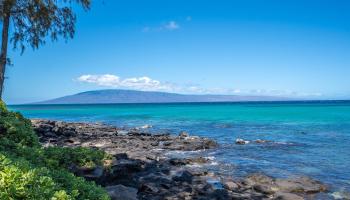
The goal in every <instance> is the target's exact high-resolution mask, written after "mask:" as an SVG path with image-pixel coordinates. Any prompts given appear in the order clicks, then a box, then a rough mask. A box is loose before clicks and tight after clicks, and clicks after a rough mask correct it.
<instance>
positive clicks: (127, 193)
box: [105, 185, 137, 200]
mask: <svg viewBox="0 0 350 200" xmlns="http://www.w3.org/2000/svg"><path fill="white" fill-rule="evenodd" d="M105 189H106V191H107V193H108V195H109V196H110V197H111V199H112V200H137V189H136V188H132V187H126V186H124V185H114V186H108V187H106V188H105Z"/></svg>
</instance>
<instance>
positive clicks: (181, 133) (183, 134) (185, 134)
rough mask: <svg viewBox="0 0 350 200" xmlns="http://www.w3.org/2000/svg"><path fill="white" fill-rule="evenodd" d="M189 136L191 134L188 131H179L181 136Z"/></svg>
mask: <svg viewBox="0 0 350 200" xmlns="http://www.w3.org/2000/svg"><path fill="white" fill-rule="evenodd" d="M189 136H190V134H188V133H187V132H185V131H182V132H180V133H179V137H180V138H186V137H189Z"/></svg>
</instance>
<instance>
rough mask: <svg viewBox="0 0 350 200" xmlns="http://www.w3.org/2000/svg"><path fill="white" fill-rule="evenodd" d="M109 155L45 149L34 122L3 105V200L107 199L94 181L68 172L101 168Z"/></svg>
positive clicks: (0, 155) (0, 116)
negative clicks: (33, 127) (71, 169)
mask: <svg viewBox="0 0 350 200" xmlns="http://www.w3.org/2000/svg"><path fill="white" fill-rule="evenodd" d="M107 157H108V156H107V154H106V153H105V152H103V151H99V150H94V149H89V148H82V147H79V148H62V147H49V148H43V147H42V146H41V145H40V144H39V142H38V138H37V136H36V134H35V133H34V131H33V129H32V127H31V122H30V120H28V119H25V118H24V117H23V116H22V115H21V114H19V113H14V112H9V111H7V109H6V106H5V104H3V103H2V102H0V199H4V200H7V199H8V200H10V199H11V200H12V199H35V200H41V199H43V200H44V199H45V200H46V199H51V200H80V199H81V200H83V199H84V200H85V199H90V200H107V199H109V197H108V195H107V193H106V192H105V191H104V190H103V188H101V187H100V186H97V185H96V184H95V183H93V182H88V181H86V180H85V179H83V178H81V177H76V176H75V175H73V174H72V173H70V172H69V171H68V167H69V166H71V165H76V166H89V167H94V166H95V165H101V164H102V162H103V160H104V159H106V158H107Z"/></svg>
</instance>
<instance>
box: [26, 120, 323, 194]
mask: <svg viewBox="0 0 350 200" xmlns="http://www.w3.org/2000/svg"><path fill="white" fill-rule="evenodd" d="M32 124H33V127H34V130H35V131H36V133H37V134H38V136H39V139H40V142H41V143H42V144H43V145H44V146H46V147H47V146H63V147H79V146H81V147H91V148H98V149H101V150H103V151H105V152H107V153H108V154H110V155H112V157H113V159H111V160H110V161H109V163H106V166H96V167H94V168H89V169H81V168H74V167H72V169H70V170H71V171H72V172H73V173H75V174H76V175H78V176H82V177H85V178H86V179H88V180H92V181H95V182H96V183H98V184H100V185H102V186H103V187H105V188H106V190H107V191H108V193H109V194H110V196H111V198H112V199H115V200H135V199H147V200H148V199H151V200H153V199H154V200H156V199H157V200H158V199H159V200H161V199H167V200H171V199H174V200H175V199H184V200H187V199H203V200H204V199H280V200H299V199H313V198H316V197H317V196H318V195H319V194H320V193H323V192H326V190H327V188H326V186H324V185H323V184H322V183H320V182H318V181H316V180H312V179H310V178H308V177H299V178H295V179H275V178H272V177H268V176H266V175H263V174H251V175H249V176H248V177H246V178H244V179H235V178H232V177H221V176H219V175H217V174H215V173H212V172H210V171H208V170H206V169H204V168H194V167H191V166H193V165H201V164H205V163H208V162H209V159H208V158H205V157H190V158H171V157H169V156H168V153H169V152H173V151H198V150H204V151H205V150H208V149H214V148H217V147H218V144H217V143H216V142H215V141H213V140H211V139H208V138H201V137H196V136H190V135H189V134H188V133H186V132H181V133H180V134H179V135H178V136H173V135H170V134H150V133H147V132H145V131H144V129H146V128H148V127H146V126H145V127H142V128H140V129H136V128H134V129H122V128H117V127H112V126H108V125H103V124H94V123H68V122H61V121H50V120H32ZM212 178H215V179H216V180H220V184H219V185H220V186H216V185H213V184H211V183H210V182H209V181H208V180H209V179H212Z"/></svg>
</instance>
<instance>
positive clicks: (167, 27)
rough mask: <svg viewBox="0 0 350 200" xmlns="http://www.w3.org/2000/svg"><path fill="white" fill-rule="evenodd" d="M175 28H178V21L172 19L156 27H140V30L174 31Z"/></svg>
mask: <svg viewBox="0 0 350 200" xmlns="http://www.w3.org/2000/svg"><path fill="white" fill-rule="evenodd" d="M177 29H180V25H179V23H177V22H176V21H173V20H172V21H169V22H167V23H165V24H163V25H161V26H158V27H150V26H146V27H144V28H143V29H142V32H157V31H175V30H177Z"/></svg>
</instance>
